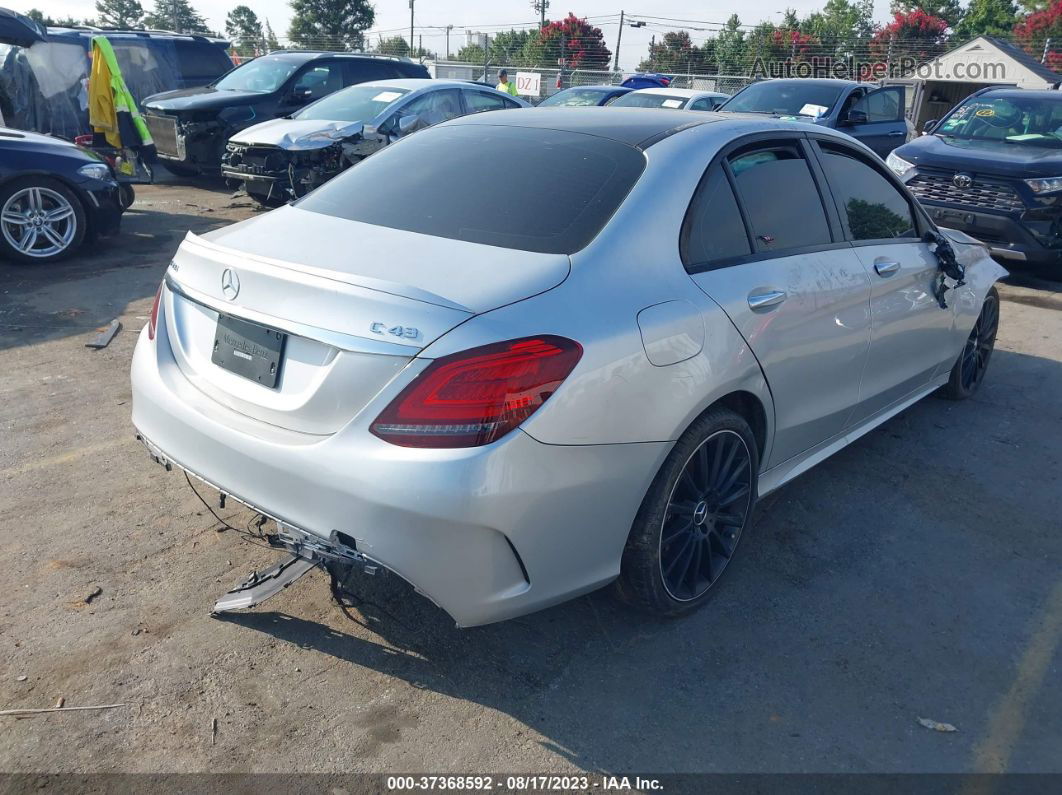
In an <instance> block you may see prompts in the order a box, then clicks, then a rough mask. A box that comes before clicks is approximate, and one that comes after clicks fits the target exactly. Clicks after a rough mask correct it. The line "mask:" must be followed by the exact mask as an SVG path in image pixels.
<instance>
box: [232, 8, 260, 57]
mask: <svg viewBox="0 0 1062 795" xmlns="http://www.w3.org/2000/svg"><path fill="white" fill-rule="evenodd" d="M225 33H227V34H228V36H229V38H231V39H232V43H233V44H234V45H235V47H236V52H238V53H239V54H240V55H254V52H255V49H256V48H258V47H261V45H262V40H263V39H264V38H265V36H264V34H263V32H262V23H261V22H259V21H258V15H257V14H256V13H254V11H252V10H251V8H250V7H249V6H242V5H241V6H236V7H235V8H233V9H232V11H230V12H229V14H228V16H227V17H225Z"/></svg>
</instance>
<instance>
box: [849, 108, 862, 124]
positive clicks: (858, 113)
mask: <svg viewBox="0 0 1062 795" xmlns="http://www.w3.org/2000/svg"><path fill="white" fill-rule="evenodd" d="M845 121H846V122H847V123H848V124H866V123H867V113H866V111H865V110H855V109H853V110H850V111H848V118H847V119H845Z"/></svg>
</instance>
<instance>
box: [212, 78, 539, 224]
mask: <svg viewBox="0 0 1062 795" xmlns="http://www.w3.org/2000/svg"><path fill="white" fill-rule="evenodd" d="M520 107H529V105H528V103H526V102H525V101H524V100H522V99H518V98H515V97H511V96H509V95H507V94H503V93H502V92H501V91H496V90H494V89H492V88H485V87H480V86H475V87H473V86H471V85H469V84H468V83H466V82H464V81H451V80H422V79H408V80H380V81H376V82H373V83H363V84H361V85H357V86H351V87H350V88H347V89H344V90H342V91H338V92H336V93H335V94H332V95H330V96H327V97H325V98H324V99H321V100H319V101H317V102H314V103H313V104H312V105H309V106H307V107H306V108H304V109H302V110H300V111H299V112H298V113H295V114H293V115H292V116H290V117H289V118H284V119H271V120H270V121H266V122H262V123H261V124H256V125H255V126H253V127H248V128H247V129H246V130H243V131H241V132H239V133H237V134H236V135H233V136H232V137H231V138H230V139H229V143H228V146H227V147H226V151H225V155H224V156H223V157H222V162H221V173H222V175H223V176H224V177H226V178H227V179H229V180H233V181H238V182H241V183H242V184H243V188H244V190H245V191H246V192H247V195H248V196H250V197H251V198H252V199H254V200H255V201H257V202H258V203H259V204H262V205H265V206H267V207H275V206H279V205H281V204H285V203H287V202H288V201H291V200H292V199H297V198H299V197H300V196H304V195H306V194H307V193H309V192H310V191H311V190H313V189H314V188H316V187H317V186H318V185H321V184H323V183H325V182H327V181H328V180H330V179H331V178H332V177H334V176H336V174H338V173H339V172H340V171H343V170H344V169H346V168H348V167H350V166H352V165H353V164H354V163H357V162H358V161H359V160H362V159H364V158H366V157H368V156H369V155H371V154H372V153H373V152H376V151H378V150H379V149H382V148H383V147H385V146H387V145H388V144H390V143H393V142H394V141H397V140H398V139H399V138H401V137H403V136H405V135H409V134H410V133H413V132H415V131H417V130H420V129H423V128H425V127H431V126H432V125H434V124H439V123H440V122H444V121H447V120H448V119H454V118H457V117H458V116H464V115H465V114H468V113H481V112H483V111H487V110H505V109H512V108H520Z"/></svg>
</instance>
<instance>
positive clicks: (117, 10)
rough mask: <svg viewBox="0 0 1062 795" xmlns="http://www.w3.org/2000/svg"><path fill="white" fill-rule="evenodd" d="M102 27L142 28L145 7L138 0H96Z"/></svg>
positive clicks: (98, 22)
mask: <svg viewBox="0 0 1062 795" xmlns="http://www.w3.org/2000/svg"><path fill="white" fill-rule="evenodd" d="M96 13H97V14H99V19H98V21H97V24H98V25H99V26H100V27H101V28H142V27H143V26H144V7H143V6H142V5H140V3H139V2H138V0H96Z"/></svg>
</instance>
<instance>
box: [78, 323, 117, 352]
mask: <svg viewBox="0 0 1062 795" xmlns="http://www.w3.org/2000/svg"><path fill="white" fill-rule="evenodd" d="M121 330H122V324H121V322H120V321H118V320H112V321H111V322H110V323H108V324H107V325H106V326H100V327H99V328H98V329H96V336H95V337H93V338H92V339H91V340H89V341H88V342H86V343H85V347H86V348H96V349H97V350H98V349H100V348H106V347H107V346H108V345H110V344H111V340H113V339H114V335H115V334H117V333H118V332H119V331H121Z"/></svg>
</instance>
